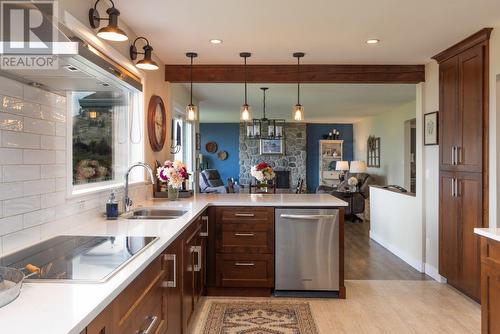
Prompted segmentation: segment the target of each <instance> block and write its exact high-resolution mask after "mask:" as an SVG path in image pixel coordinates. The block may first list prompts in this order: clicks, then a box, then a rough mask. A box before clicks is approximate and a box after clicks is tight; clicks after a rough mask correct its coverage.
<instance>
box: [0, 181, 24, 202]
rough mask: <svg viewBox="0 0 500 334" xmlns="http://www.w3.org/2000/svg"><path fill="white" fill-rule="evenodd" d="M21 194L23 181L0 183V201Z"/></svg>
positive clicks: (20, 195)
mask: <svg viewBox="0 0 500 334" xmlns="http://www.w3.org/2000/svg"><path fill="white" fill-rule="evenodd" d="M22 196H23V183H22V182H11V183H0V201H1V200H5V199H11V198H17V197H22Z"/></svg>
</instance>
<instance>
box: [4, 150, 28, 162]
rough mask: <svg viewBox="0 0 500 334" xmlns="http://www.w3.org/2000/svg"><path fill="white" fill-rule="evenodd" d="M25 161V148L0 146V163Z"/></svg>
mask: <svg viewBox="0 0 500 334" xmlns="http://www.w3.org/2000/svg"><path fill="white" fill-rule="evenodd" d="M22 163H23V150H20V149H17V148H0V165H18V164H22Z"/></svg>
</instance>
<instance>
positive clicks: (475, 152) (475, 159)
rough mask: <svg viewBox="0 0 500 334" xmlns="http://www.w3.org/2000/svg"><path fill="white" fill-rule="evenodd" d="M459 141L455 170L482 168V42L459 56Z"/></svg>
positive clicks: (474, 170)
mask: <svg viewBox="0 0 500 334" xmlns="http://www.w3.org/2000/svg"><path fill="white" fill-rule="evenodd" d="M459 63H460V81H459V82H460V84H459V86H460V92H459V96H460V102H459V104H460V116H461V117H460V119H459V121H460V135H461V136H460V142H459V146H458V148H459V149H458V170H460V171H470V172H481V171H482V160H483V150H482V147H483V89H484V87H483V86H484V85H483V80H484V77H483V72H484V54H483V46H482V45H478V46H476V47H474V48H471V49H469V50H467V51H465V52H463V53H462V54H460V56H459Z"/></svg>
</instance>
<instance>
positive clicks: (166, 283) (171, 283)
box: [161, 254, 177, 288]
mask: <svg viewBox="0 0 500 334" xmlns="http://www.w3.org/2000/svg"><path fill="white" fill-rule="evenodd" d="M163 259H164V260H165V262H166V261H172V262H173V263H174V277H173V279H172V280H171V281H163V282H162V283H161V286H162V288H175V287H177V257H176V255H175V254H165V255H163Z"/></svg>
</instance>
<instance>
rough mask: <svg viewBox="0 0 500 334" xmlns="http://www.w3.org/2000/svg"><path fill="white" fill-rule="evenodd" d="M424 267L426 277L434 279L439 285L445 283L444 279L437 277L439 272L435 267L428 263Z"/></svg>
mask: <svg viewBox="0 0 500 334" xmlns="http://www.w3.org/2000/svg"><path fill="white" fill-rule="evenodd" d="M424 266H425V273H426V274H427V275H429V276H430V277H432V278H433V279H435V280H436V281H438V282H439V283H446V278H444V277H443V276H441V275H439V270H438V269H437V268H436V267H434V266H432V265H430V264H428V263H425V264H424Z"/></svg>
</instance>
